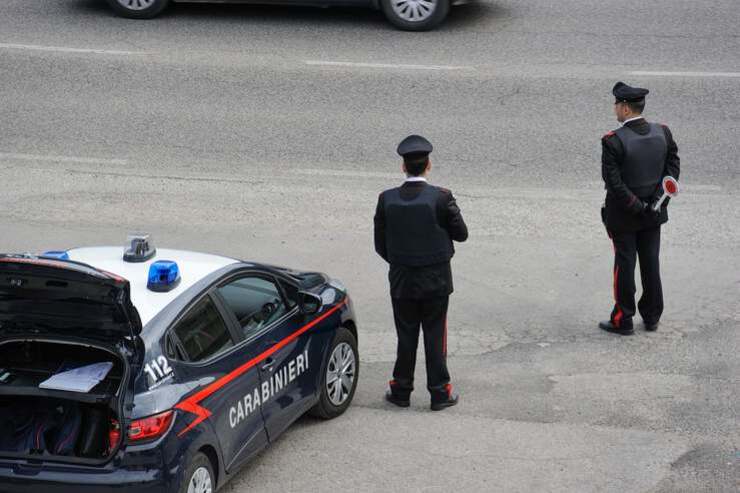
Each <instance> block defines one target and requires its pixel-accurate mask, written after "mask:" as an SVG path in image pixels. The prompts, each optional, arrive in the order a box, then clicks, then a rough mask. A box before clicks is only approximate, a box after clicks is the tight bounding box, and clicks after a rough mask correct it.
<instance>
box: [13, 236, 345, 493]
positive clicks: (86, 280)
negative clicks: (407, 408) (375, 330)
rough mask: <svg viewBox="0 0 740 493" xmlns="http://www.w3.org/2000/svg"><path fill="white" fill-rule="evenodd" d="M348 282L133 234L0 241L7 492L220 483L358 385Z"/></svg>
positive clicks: (172, 488) (325, 414)
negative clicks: (108, 242)
mask: <svg viewBox="0 0 740 493" xmlns="http://www.w3.org/2000/svg"><path fill="white" fill-rule="evenodd" d="M358 370H359V356H358V352H357V327H356V323H355V317H354V314H353V310H352V304H351V302H350V299H349V297H348V295H347V292H346V290H345V288H344V287H343V286H342V284H341V283H339V282H338V281H335V280H332V279H329V278H328V277H327V276H325V275H323V274H320V273H313V272H298V271H293V270H288V269H283V268H278V267H273V266H267V265H260V264H255V263H248V262H242V261H238V260H234V259H230V258H225V257H219V256H214V255H207V254H200V253H194V252H185V251H177V250H164V249H161V250H158V251H157V250H155V249H154V247H153V245H152V243H151V241H150V239H149V238H148V237H147V236H135V237H132V238H130V242H129V243H128V247H124V248H123V249H122V248H115V247H95V248H77V249H72V250H68V251H64V252H47V253H45V254H43V255H41V256H32V255H0V427H1V428H0V491H2V492H33V493H38V492H43V493H55V492H74V493H85V492H99V491H107V490H109V489H110V490H116V491H126V492H130V493H134V492H154V491H156V492H173V493H175V492H178V493H181V492H182V493H185V492H187V493H196V492H197V493H209V492H212V491H216V490H217V489H219V488H220V487H221V486H223V485H224V484H225V483H226V482H227V481H228V480H229V479H230V478H231V477H233V475H234V474H235V473H236V472H237V471H238V470H239V469H240V467H241V466H243V465H244V464H246V463H247V461H248V460H249V459H250V458H251V457H253V456H254V455H255V454H256V453H258V452H259V451H260V450H262V449H263V448H264V447H266V446H267V445H268V444H269V443H270V442H272V441H274V440H275V439H276V438H277V437H278V436H280V434H281V433H282V432H283V431H284V430H285V429H286V428H287V427H288V426H289V425H290V424H291V423H292V422H294V421H295V420H296V419H298V418H299V417H300V416H302V415H303V414H305V413H307V412H309V413H311V414H313V415H316V416H319V417H321V418H333V417H336V416H339V415H340V414H342V413H343V412H344V411H345V410H346V409H347V407H348V406H349V405H350V402H351V401H352V397H353V395H354V392H355V388H356V385H357V378H358Z"/></svg>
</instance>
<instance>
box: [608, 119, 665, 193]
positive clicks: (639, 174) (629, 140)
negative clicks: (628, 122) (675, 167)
mask: <svg viewBox="0 0 740 493" xmlns="http://www.w3.org/2000/svg"><path fill="white" fill-rule="evenodd" d="M649 125H650V131H649V132H648V133H647V134H646V135H640V134H638V133H637V132H635V131H634V130H632V129H630V128H629V127H622V128H619V129H617V130H615V133H616V134H617V137H619V140H620V141H621V142H622V146H623V147H624V161H623V162H622V181H623V182H624V184H625V185H627V188H629V189H630V190H631V191H632V193H634V194H635V195H637V196H638V197H647V196H650V195H652V194H653V193H654V192H655V190H656V189H657V187H658V184H659V183H660V180H661V179H662V178H663V171H664V169H665V158H666V154H667V153H668V144H667V143H666V139H665V132H664V131H663V128H662V127H661V126H660V125H656V124H654V123H650V124H649Z"/></svg>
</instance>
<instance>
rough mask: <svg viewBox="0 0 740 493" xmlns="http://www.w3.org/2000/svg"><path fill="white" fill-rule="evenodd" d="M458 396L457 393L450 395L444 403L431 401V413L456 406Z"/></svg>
mask: <svg viewBox="0 0 740 493" xmlns="http://www.w3.org/2000/svg"><path fill="white" fill-rule="evenodd" d="M459 401H460V396H459V395H458V394H457V393H454V392H453V393H451V394H450V395H449V396H448V397H447V399H446V400H444V401H437V402H435V401H432V411H441V410H442V409H445V408H448V407H452V406H455V405H457V403H458V402H459Z"/></svg>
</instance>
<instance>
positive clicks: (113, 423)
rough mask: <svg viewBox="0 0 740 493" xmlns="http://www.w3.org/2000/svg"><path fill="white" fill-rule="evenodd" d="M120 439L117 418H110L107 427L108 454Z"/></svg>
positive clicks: (119, 427)
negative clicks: (108, 426)
mask: <svg viewBox="0 0 740 493" xmlns="http://www.w3.org/2000/svg"><path fill="white" fill-rule="evenodd" d="M120 441H121V425H120V424H119V423H118V421H117V420H115V419H112V418H111V420H110V428H109V429H108V453H109V454H110V453H111V452H112V451H113V449H115V448H116V447H117V446H118V442H120Z"/></svg>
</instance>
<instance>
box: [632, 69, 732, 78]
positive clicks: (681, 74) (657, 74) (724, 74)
mask: <svg viewBox="0 0 740 493" xmlns="http://www.w3.org/2000/svg"><path fill="white" fill-rule="evenodd" d="M630 75H643V76H647V77H651V76H654V77H740V72H660V71H655V72H652V71H644V70H637V71H634V72H630Z"/></svg>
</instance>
